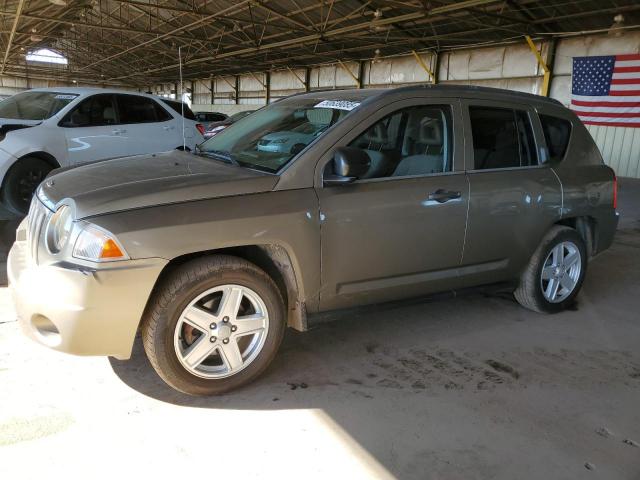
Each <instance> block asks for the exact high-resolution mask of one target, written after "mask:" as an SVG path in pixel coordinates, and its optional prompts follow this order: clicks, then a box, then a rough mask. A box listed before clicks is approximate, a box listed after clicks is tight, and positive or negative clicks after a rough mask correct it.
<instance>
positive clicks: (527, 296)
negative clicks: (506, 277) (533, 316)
mask: <svg viewBox="0 0 640 480" xmlns="http://www.w3.org/2000/svg"><path fill="white" fill-rule="evenodd" d="M586 271H587V250H586V247H585V244H584V240H583V239H582V237H581V236H580V234H579V233H578V232H577V231H575V230H574V229H573V228H569V227H562V226H555V227H553V228H552V229H551V230H549V232H548V233H547V234H546V235H545V237H544V238H543V239H542V242H541V243H540V246H539V247H538V249H537V250H536V251H535V253H534V254H533V256H532V257H531V261H530V262H529V265H528V266H527V268H526V270H525V271H524V272H523V273H522V275H521V277H520V284H519V286H518V288H517V289H516V290H515V292H514V296H515V298H516V300H517V301H518V303H520V305H522V306H523V307H525V308H528V309H529V310H533V311H535V312H539V313H556V312H560V311H562V310H564V309H566V308H567V307H568V306H570V305H571V304H573V302H574V300H575V297H576V295H578V292H579V291H580V288H581V287H582V282H583V281H584V277H585V274H586Z"/></svg>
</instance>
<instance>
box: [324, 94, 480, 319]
mask: <svg viewBox="0 0 640 480" xmlns="http://www.w3.org/2000/svg"><path fill="white" fill-rule="evenodd" d="M460 123H461V117H460V107H459V102H458V101H456V100H453V99H438V100H437V101H430V100H427V99H420V98H415V99H410V100H406V101H402V102H396V103H394V104H392V105H389V106H387V107H384V108H383V109H381V110H379V111H377V112H375V114H374V115H372V116H371V117H370V118H369V120H368V121H367V122H364V123H363V124H362V125H361V126H359V127H358V128H356V129H354V130H352V131H351V132H349V133H348V134H347V135H346V136H345V137H343V139H342V141H341V142H339V144H338V145H336V147H339V146H350V147H354V148H358V149H361V150H363V151H365V152H366V153H367V155H368V156H369V158H370V159H371V167H370V169H369V171H368V172H367V174H365V175H363V176H362V177H361V178H360V179H358V180H356V181H355V182H354V183H351V184H347V185H340V186H330V185H324V184H323V183H322V181H321V179H320V180H319V182H318V185H317V187H318V188H317V192H318V197H319V202H320V214H321V227H320V234H321V251H322V279H321V280H322V289H321V294H320V304H321V308H322V309H333V308H340V307H348V306H352V305H359V304H365V303H378V302H382V301H386V300H393V299H400V298H404V297H412V296H419V295H423V294H425V293H429V292H433V291H436V290H446V289H448V288H453V287H454V286H455V285H456V283H457V280H458V278H457V267H458V266H459V264H460V259H461V255H462V244H463V240H464V231H465V220H466V215H467V202H468V183H467V179H466V177H465V175H464V165H463V163H464V160H463V159H464V157H463V149H464V147H463V145H464V143H463V138H462V136H461V135H458V134H457V132H461V131H462V128H461V124H460ZM333 151H334V149H331V150H330V151H329V152H327V153H326V154H325V155H324V156H323V157H322V158H321V160H320V163H319V167H320V169H321V175H331V174H332V173H334V172H333V168H332V167H333V164H332V163H331V160H332V157H333Z"/></svg>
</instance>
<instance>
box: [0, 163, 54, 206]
mask: <svg viewBox="0 0 640 480" xmlns="http://www.w3.org/2000/svg"><path fill="white" fill-rule="evenodd" d="M51 170H53V167H52V166H51V165H49V164H48V163H47V162H45V161H44V160H42V159H40V158H36V157H24V158H21V159H20V160H18V161H17V162H16V163H14V164H13V165H12V166H11V168H10V169H9V171H8V172H7V174H6V175H5V177H4V182H3V186H2V203H3V204H4V206H5V207H7V209H8V210H10V211H11V212H12V213H15V214H16V215H20V216H24V215H26V214H27V212H28V211H29V205H30V204H31V197H33V193H34V192H35V190H36V188H38V185H40V182H42V181H43V180H44V179H45V177H46V176H47V174H48V173H49V172H50V171H51Z"/></svg>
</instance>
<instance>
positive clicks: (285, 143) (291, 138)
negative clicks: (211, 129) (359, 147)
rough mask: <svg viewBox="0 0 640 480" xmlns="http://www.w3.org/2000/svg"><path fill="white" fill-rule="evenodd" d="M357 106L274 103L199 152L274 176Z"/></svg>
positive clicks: (300, 101) (310, 101)
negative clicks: (273, 174)
mask: <svg viewBox="0 0 640 480" xmlns="http://www.w3.org/2000/svg"><path fill="white" fill-rule="evenodd" d="M347 103H348V108H345V104H347ZM357 105H358V103H355V102H330V101H324V102H321V101H320V100H318V99H308V98H307V99H297V101H296V102H293V101H287V102H283V103H274V104H272V105H269V106H267V107H265V108H262V109H260V110H258V111H256V112H254V113H253V114H251V115H250V116H248V117H246V118H243V119H241V120H240V121H239V122H237V123H234V124H233V126H232V127H230V128H226V129H224V130H222V131H221V132H220V133H218V134H217V135H216V136H214V137H212V138H210V139H209V140H207V141H206V142H204V143H203V144H202V146H201V149H200V150H201V152H202V153H203V154H205V155H206V154H207V153H208V154H210V155H212V156H215V157H217V158H220V159H222V160H225V161H229V162H231V163H237V164H239V165H241V166H245V167H249V168H255V169H257V170H263V171H266V172H270V173H275V172H277V171H278V170H280V169H281V168H282V167H283V166H285V165H286V164H287V163H289V162H290V161H291V160H292V159H293V157H295V156H296V155H297V154H298V153H300V152H301V151H302V150H303V149H304V148H305V147H306V146H307V145H308V144H310V143H311V142H312V141H313V140H315V139H316V138H318V137H320V136H321V135H322V134H324V132H326V131H327V129H328V128H329V127H331V126H332V125H335V124H336V123H338V122H339V121H341V120H342V119H343V118H344V117H346V116H347V115H348V114H349V111H350V110H351V109H353V108H355V107H356V106H357Z"/></svg>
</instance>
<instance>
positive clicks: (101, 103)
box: [60, 94, 118, 127]
mask: <svg viewBox="0 0 640 480" xmlns="http://www.w3.org/2000/svg"><path fill="white" fill-rule="evenodd" d="M117 123H118V118H117V116H116V108H115V105H114V102H113V95H111V94H99V95H92V96H91V97H89V98H87V99H85V100H83V101H82V102H80V103H79V104H78V106H77V107H75V108H74V109H73V110H71V111H70V112H69V113H68V114H67V115H66V116H65V117H64V118H63V119H62V121H61V122H60V126H61V127H99V126H103V125H115V124H117Z"/></svg>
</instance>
